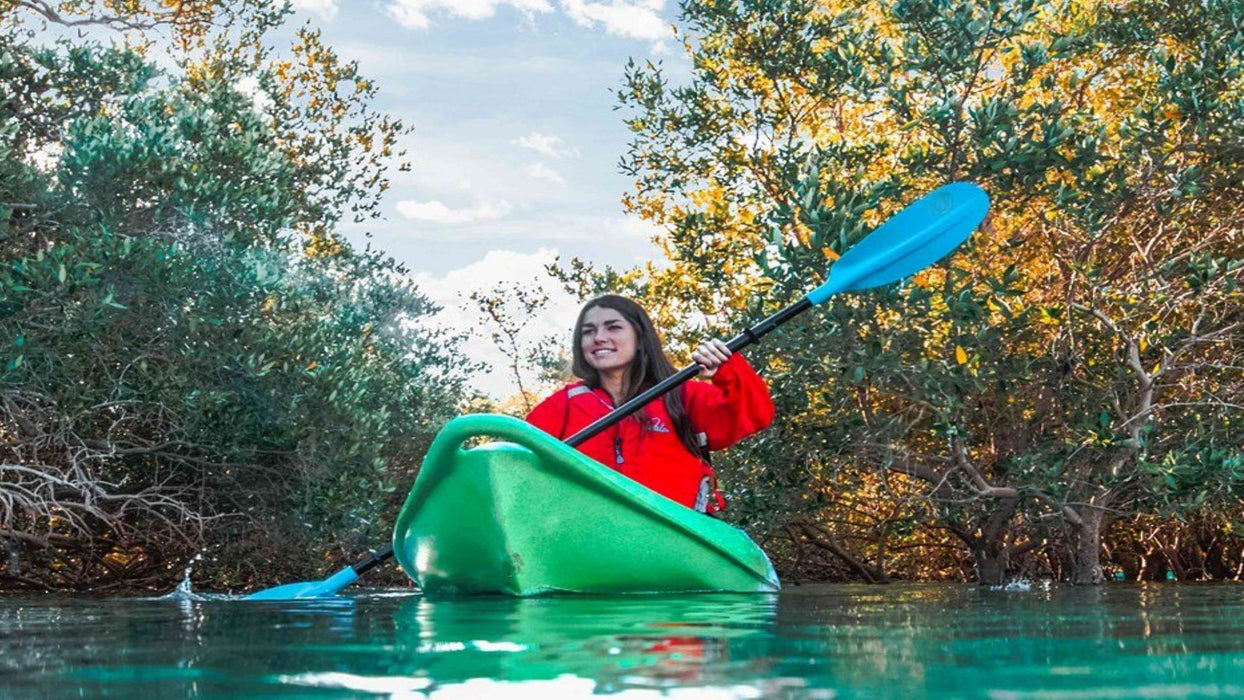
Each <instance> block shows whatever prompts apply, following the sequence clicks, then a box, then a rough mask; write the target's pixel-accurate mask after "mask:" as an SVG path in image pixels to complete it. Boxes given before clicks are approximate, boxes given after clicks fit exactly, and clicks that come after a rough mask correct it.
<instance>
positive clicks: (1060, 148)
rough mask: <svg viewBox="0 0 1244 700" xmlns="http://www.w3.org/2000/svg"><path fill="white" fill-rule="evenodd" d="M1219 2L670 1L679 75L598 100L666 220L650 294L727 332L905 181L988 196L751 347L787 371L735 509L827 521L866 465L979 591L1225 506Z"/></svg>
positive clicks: (849, 239)
mask: <svg viewBox="0 0 1244 700" xmlns="http://www.w3.org/2000/svg"><path fill="white" fill-rule="evenodd" d="M1239 13H1240V9H1239V8H1238V7H1236V6H1235V4H1234V3H1229V2H1215V3H1204V4H1196V3H1182V2H1133V3H1129V5H1128V6H1127V7H1126V8H1122V7H1113V6H1108V5H1100V4H1095V3H1079V2H1065V3H1058V4H1056V5H1054V6H1040V5H1037V4H1035V3H1028V2H1001V1H995V2H988V3H966V2H950V3H946V2H923V1H920V0H914V1H902V2H893V3H885V4H882V5H877V4H873V3H863V2H858V3H856V2H828V1H827V2H813V1H812V0H782V1H779V0H741V1H739V2H729V3H722V2H685V3H684V4H683V17H682V20H683V23H684V24H685V25H686V26H687V27H688V30H689V32H690V34H689V35H688V37H687V39H686V41H685V45H686V47H687V49H688V53H689V56H690V58H691V60H692V63H693V66H694V70H693V74H692V77H691V79H690V81H689V83H688V84H685V85H680V86H670V85H669V83H668V80H667V78H666V77H665V76H664V74H663V71H662V69H661V67H660V66H659V65H651V64H649V65H645V66H635V65H632V66H631V67H630V69H629V70H628V74H627V79H626V85H625V87H624V89H623V90H622V91H621V92H620V102H621V104H622V106H623V107H624V108H626V109H627V110H628V111H629V113H630V115H631V116H630V117H629V119H628V124H629V125H630V127H631V129H632V130H633V132H634V134H635V136H634V139H633V142H632V147H631V149H630V152H629V154H628V156H627V158H626V159H625V160H624V169H625V170H626V171H627V172H628V173H630V174H632V175H634V176H635V178H636V190H635V192H634V193H633V194H632V195H631V196H630V197H629V198H628V200H627V202H628V205H629V206H630V207H631V208H632V209H633V210H634V211H637V212H638V213H640V214H641V215H643V216H645V217H647V218H649V219H651V220H653V221H655V222H657V223H659V224H663V225H664V226H665V227H666V228H667V230H668V235H667V236H665V237H663V238H662V241H661V242H662V243H663V245H664V247H665V251H666V253H667V255H668V256H669V257H670V258H671V260H672V263H673V264H672V265H671V266H670V268H669V269H668V270H667V271H658V270H654V271H652V272H651V274H650V279H648V280H647V281H646V282H645V285H646V289H647V290H648V291H649V293H651V294H652V295H653V296H656V297H661V296H667V297H673V298H675V299H677V300H678V301H677V302H674V303H678V304H682V305H684V306H685V307H687V308H691V309H695V310H698V311H700V312H701V313H705V314H706V315H707V314H708V312H710V311H713V312H714V314H713V315H707V317H708V318H709V319H710V321H711V320H712V319H718V318H723V317H730V316H735V317H738V316H748V317H755V316H757V315H760V314H761V313H763V312H765V311H767V310H772V309H773V308H774V307H775V306H776V305H778V304H781V303H784V302H785V301H786V300H788V299H789V298H790V297H791V296H794V295H795V294H797V293H800V292H801V291H802V290H804V289H806V288H808V287H810V286H812V285H813V284H815V283H816V282H819V281H820V280H821V279H822V276H823V274H824V270H825V268H827V267H829V264H830V263H831V262H832V260H833V259H834V258H835V257H836V255H837V254H838V253H840V252H841V251H843V250H845V249H846V248H847V247H849V246H850V245H851V244H852V243H853V242H854V241H856V240H858V239H859V237H860V236H861V235H862V234H863V232H865V231H866V230H868V229H869V228H871V227H872V226H874V225H876V224H877V223H880V221H882V220H884V219H885V218H886V216H888V214H890V213H892V212H893V211H895V210H896V208H897V207H898V206H900V205H901V204H903V203H905V201H906V200H907V199H909V198H910V197H911V195H908V194H906V193H909V192H920V191H927V190H928V189H931V188H932V187H933V186H935V185H937V184H940V183H942V182H946V181H953V180H959V179H964V180H969V181H974V182H977V183H979V184H981V185H983V186H984V187H985V188H986V189H987V191H989V192H990V194H991V196H992V198H993V212H994V213H993V215H992V217H991V219H990V221H989V222H988V223H987V225H986V227H985V228H984V230H983V232H982V233H981V234H978V236H976V238H975V239H974V241H973V243H972V244H971V245H970V246H969V247H968V248H967V249H966V250H965V251H963V252H962V253H961V254H959V255H958V256H957V257H955V258H952V259H951V261H950V262H949V264H948V265H947V266H942V267H939V268H935V269H932V270H930V271H928V272H926V273H924V274H921V275H918V276H917V277H916V278H915V279H914V280H912V281H911V282H909V283H907V284H905V285H901V286H899V287H895V288H890V289H886V290H881V291H878V292H875V293H872V294H869V295H865V296H861V297H856V298H850V299H842V300H836V301H834V302H832V303H831V304H830V305H829V307H828V308H827V309H825V310H824V311H823V312H820V314H819V318H815V319H814V320H812V321H810V322H809V323H808V324H802V325H797V326H795V327H793V328H790V329H788V330H787V331H786V332H785V333H783V334H781V335H780V336H779V337H778V338H777V339H776V341H775V342H773V343H770V344H769V345H768V346H767V348H766V349H765V350H762V351H761V352H763V353H764V355H763V361H764V362H765V363H766V364H767V365H768V366H769V368H770V371H771V373H773V374H774V375H778V376H781V377H784V378H790V379H788V380H786V381H784V382H782V383H778V382H776V381H775V388H776V391H777V392H778V394H779V403H780V404H781V405H783V406H784V407H785V409H786V410H785V411H784V412H783V414H782V415H783V417H782V420H781V425H780V426H779V428H778V431H779V432H778V434H779V435H781V439H779V440H775V441H772V442H768V443H767V442H765V441H760V442H758V443H756V446H755V448H754V454H748V455H744V456H741V459H740V462H741V463H742V465H743V466H742V467H741V470H740V471H739V472H738V476H739V477H741V478H742V479H743V480H744V481H745V484H746V485H745V487H744V488H745V489H746V490H748V491H751V492H754V494H756V498H758V499H759V500H757V501H756V503H757V504H760V503H764V504H765V505H764V510H759V511H756V512H757V513H758V514H763V513H773V514H779V515H778V517H785V518H786V519H787V520H788V521H789V522H798V521H801V520H804V519H807V518H808V517H813V518H815V517H817V516H818V515H819V516H822V517H823V516H824V515H825V511H824V510H823V509H824V508H826V507H827V506H826V503H827V500H828V494H829V493H833V492H834V491H835V490H837V489H839V488H840V487H841V485H843V484H856V483H861V482H860V481H859V479H860V478H861V476H862V475H866V474H874V475H875V477H874V478H873V481H871V482H870V483H893V484H896V486H895V487H894V488H893V489H892V490H891V492H890V493H891V494H892V498H893V501H892V502H891V503H886V504H881V505H879V506H878V512H879V513H884V512H894V511H893V509H894V507H895V506H896V505H898V504H901V503H903V502H906V501H907V499H908V498H909V496H910V490H911V489H912V488H913V487H914V488H917V489H918V490H920V491H921V492H922V493H923V497H924V499H925V501H926V503H927V504H928V510H927V511H925V512H926V513H927V515H928V517H930V518H931V522H930V524H932V525H934V526H935V527H936V528H939V529H940V528H944V529H946V530H947V531H949V532H951V533H953V534H954V535H955V536H956V537H958V538H959V539H960V540H961V541H962V542H963V543H964V544H966V545H967V546H968V547H969V549H970V551H971V552H972V554H973V557H974V559H975V561H976V565H977V575H978V577H979V578H980V579H981V580H983V581H988V582H999V581H1001V580H1002V578H1003V577H1004V576H1005V575H1006V574H1007V571H1008V569H1011V568H1013V564H1012V562H1013V561H1014V560H1016V559H1017V558H1018V557H1020V556H1022V555H1024V554H1025V553H1028V552H1033V551H1035V550H1037V549H1042V548H1046V547H1047V546H1058V547H1059V551H1060V552H1061V553H1062V554H1064V555H1065V556H1067V557H1069V560H1070V563H1071V566H1070V567H1069V570H1070V571H1071V572H1072V574H1071V576H1070V578H1072V580H1074V581H1077V582H1084V583H1091V582H1097V581H1100V580H1101V578H1102V577H1101V571H1100V568H1101V567H1100V562H1099V560H1098V556H1099V555H1098V553H1099V551H1100V544H1101V533H1102V526H1103V524H1104V523H1105V522H1107V521H1108V519H1109V515H1110V514H1112V513H1127V512H1135V511H1137V510H1143V509H1146V508H1155V507H1157V503H1158V502H1159V501H1164V502H1166V503H1172V502H1173V499H1174V500H1178V499H1179V498H1184V497H1191V498H1194V499H1195V498H1201V499H1202V502H1205V499H1206V498H1207V496H1191V494H1193V493H1199V494H1206V493H1208V492H1207V491H1206V489H1207V488H1209V489H1211V490H1212V491H1213V492H1215V493H1227V494H1238V481H1235V480H1233V479H1234V477H1231V478H1230V479H1228V480H1227V481H1226V483H1225V484H1224V483H1223V477H1224V476H1230V475H1231V474H1233V473H1235V472H1233V471H1230V470H1226V471H1224V469H1225V467H1226V465H1229V464H1234V462H1232V461H1231V460H1234V459H1236V456H1237V455H1238V454H1239V451H1238V445H1237V446H1234V447H1231V446H1229V444H1230V442H1231V437H1230V436H1231V435H1232V434H1233V431H1234V430H1235V429H1236V425H1237V424H1238V421H1239V415H1240V414H1239V406H1240V404H1241V401H1240V400H1239V398H1238V397H1239V396H1240V391H1241V386H1242V385H1241V382H1240V370H1239V368H1240V367H1241V366H1244V363H1241V362H1240V361H1239V360H1238V359H1237V355H1236V353H1238V350H1239V341H1240V337H1241V336H1240V325H1239V320H1240V319H1239V313H1240V312H1239V309H1240V305H1239V303H1238V299H1239V297H1238V295H1239V290H1238V283H1239V275H1240V273H1239V260H1240V248H1239V245H1240V240H1239V234H1238V231H1239V227H1240V212H1239V210H1238V208H1236V207H1235V206H1234V205H1233V204H1232V203H1233V202H1237V201H1239V187H1240V180H1239V176H1238V170H1239V169H1238V167H1237V166H1238V160H1239V158H1238V156H1239V150H1238V143H1240V141H1241V138H1240V137H1241V133H1240V132H1239V129H1240V128H1241V126H1240V125H1241V124H1244V121H1242V120H1241V119H1239V115H1240V109H1241V102H1240V98H1239V94H1240V93H1239V84H1240V70H1241V68H1240V66H1239V61H1238V56H1239V55H1240V48H1241V47H1242V46H1244V45H1242V44H1241V43H1240V33H1239V30H1238V27H1239V26H1240V19H1239ZM1170 17H1180V18H1181V21H1179V22H1169V21H1167V20H1166V19H1164V18H1170ZM1223 37H1226V38H1225V39H1224V38H1223ZM763 299H770V300H772V301H768V302H765V301H761V300H763ZM666 303H667V304H669V303H671V302H668V301H667V302H666ZM812 324H815V329H813V328H812ZM1142 338H1143V342H1142ZM1206 450H1210V451H1209V452H1206ZM782 453H785V454H786V455H788V456H787V457H786V458H783V457H782V456H781V455H782ZM1209 454H1213V455H1215V456H1214V457H1209V458H1202V457H1196V456H1195V455H1209ZM1162 465H1166V466H1162ZM775 470H776V471H775ZM1172 472H1175V473H1177V474H1178V476H1176V475H1175V474H1172ZM852 474H855V475H856V476H851V475H852ZM1180 478H1183V479H1184V481H1183V482H1180ZM895 479H898V480H899V481H895ZM913 480H914V481H913ZM1163 480H1165V481H1166V483H1167V485H1166V486H1162V484H1161V483H1160V482H1161V481H1163ZM921 483H923V484H924V486H922V487H921V486H919V484H921ZM1176 484H1181V485H1180V486H1179V488H1178V489H1175V488H1174V486H1175V485H1176ZM1210 484H1214V486H1212V487H1210V486H1209V485H1210ZM1176 490H1178V491H1179V493H1178V494H1176V493H1175V491H1176ZM809 493H821V494H826V495H825V496H817V497H809V496H808V494H809ZM761 494H768V496H766V497H764V498H760V495H761ZM773 498H777V499H778V500H779V501H781V502H785V503H787V504H788V506H787V507H784V508H780V509H777V510H774V509H773V508H772V499H773ZM919 511H920V509H916V511H914V513H918V512H919ZM743 517H744V518H748V517H752V515H751V512H750V511H749V513H745V514H744V515H743ZM759 517H760V518H761V519H762V520H765V521H766V522H765V525H766V526H767V527H768V528H769V529H772V528H774V527H777V528H778V529H779V530H780V529H781V528H782V527H783V523H781V522H774V521H773V520H769V519H767V517H768V516H763V515H761V516H759ZM913 517H915V515H914V514H913ZM1051 523H1061V525H1060V527H1058V528H1055V529H1050V527H1049V526H1050V524H1051ZM1062 545H1066V546H1065V547H1064V546H1062Z"/></svg>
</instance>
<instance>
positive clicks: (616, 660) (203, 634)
mask: <svg viewBox="0 0 1244 700" xmlns="http://www.w3.org/2000/svg"><path fill="white" fill-rule="evenodd" d="M593 693H597V694H608V693H622V694H624V696H634V697H651V698H657V697H662V698H664V697H671V698H678V697H684V696H688V697H697V698H698V697H754V698H762V697H763V698H769V697H824V698H829V697H904V698H919V697H945V696H951V697H968V698H971V697H980V698H1101V697H1107V698H1109V697H1114V698H1132V697H1157V698H1165V697H1172V698H1174V697H1178V698H1184V697H1224V696H1227V697H1230V696H1244V587H1241V586H1234V585H1169V584H1168V585H1112V586H1108V587H1103V588H1099V589H1085V588H1079V589H1077V588H1068V587H1060V586H1053V587H1043V586H1039V585H1033V586H1028V587H1023V586H1021V587H1013V589H1012V590H995V591H990V590H982V589H979V588H977V587H975V586H967V585H893V586H880V587H878V586H804V587H794V588H789V589H788V590H787V591H785V592H783V593H782V594H780V595H776V596H738V595H700V596H680V597H640V596H635V597H625V598H597V597H592V598H588V597H563V598H539V599H528V600H516V599H507V598H487V599H474V600H462V601H429V600H424V599H422V598H420V597H418V596H415V595H411V594H407V593H404V592H403V593H387V594H386V593H379V594H377V593H371V594H368V593H362V594H356V595H354V596H350V597H345V598H342V599H339V600H334V601H322V602H297V603H259V602H244V601H237V600H223V599H220V598H207V599H202V598H199V597H193V596H182V597H176V598H172V599H164V600H159V599H156V600H152V599H148V600H134V599H116V598H113V599H90V598H67V597H17V598H0V695H3V696H5V697H31V696H40V697H43V696H53V697H55V696H78V695H83V696H90V697H95V696H114V697H140V696H141V697H169V696H185V695H195V696H203V697H221V696H228V695H248V696H259V695H273V696H280V697H283V698H284V697H295V698H296V697H313V698H323V697H384V696H391V697H415V698H422V697H432V698H465V697H471V698H474V697H516V696H520V695H521V696H522V697H542V698H543V697H574V696H583V695H590V694H593Z"/></svg>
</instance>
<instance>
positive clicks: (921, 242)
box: [245, 182, 989, 600]
mask: <svg viewBox="0 0 1244 700" xmlns="http://www.w3.org/2000/svg"><path fill="white" fill-rule="evenodd" d="M988 211H989V195H987V194H985V191H984V190H982V189H981V188H979V187H977V186H976V185H973V184H971V183H967V182H956V183H953V184H950V185H944V186H942V187H939V188H937V189H935V190H933V191H932V192H930V193H928V194H927V195H925V196H924V197H921V198H920V199H918V200H916V201H915V202H913V203H912V204H910V205H908V206H907V207H906V208H905V209H903V210H902V211H900V212H899V213H897V214H895V215H894V216H893V217H891V218H890V219H889V220H888V221H886V222H885V223H884V224H882V225H881V226H880V227H879V228H877V229H876V230H875V231H873V232H872V233H870V234H868V235H867V236H865V237H864V239H863V240H861V241H860V242H859V243H856V244H855V245H853V246H851V249H850V250H848V251H847V252H846V254H844V255H843V256H842V257H841V258H839V259H838V261H837V262H835V263H834V264H833V266H832V267H831V268H830V270H829V279H827V280H826V281H825V283H824V284H822V285H821V286H819V287H817V288H816V289H814V290H812V291H811V292H809V293H808V294H807V295H806V296H804V298H802V299H800V300H799V301H797V302H795V303H794V304H791V305H790V306H788V307H786V308H785V309H782V310H781V311H779V312H777V313H775V314H773V315H772V316H770V317H769V318H766V319H765V320H763V321H761V322H760V323H758V324H756V325H755V326H752V327H751V328H749V329H747V330H745V331H743V332H742V333H740V334H739V335H737V336H735V337H733V338H731V339H730V340H729V342H727V343H726V346H727V347H729V348H730V350H731V351H732V352H737V351H739V350H741V349H743V348H745V347H747V346H748V345H751V344H752V343H755V342H756V341H758V340H760V339H761V338H762V337H764V336H765V335H767V334H768V333H769V332H770V331H772V330H773V329H774V328H777V327H778V326H780V325H782V324H783V323H786V322H787V321H789V320H791V319H792V318H794V317H795V316H798V315H799V314H800V313H803V312H804V311H806V310H808V309H810V308H812V307H813V306H816V305H817V304H821V303H824V302H825V301H826V300H827V299H829V298H830V297H831V296H833V295H835V294H839V293H841V292H858V291H862V290H865V289H871V288H873V287H880V286H882V285H885V284H890V283H891V282H897V281H899V280H901V279H903V278H904V277H908V276H910V275H913V274H915V273H917V272H919V271H921V270H923V269H924V268H926V267H928V266H930V265H932V264H933V263H935V262H937V261H938V260H941V259H942V258H944V257H946V256H947V255H949V254H950V253H951V251H953V250H954V249H955V248H958V247H959V246H960V245H961V244H962V243H963V242H964V241H965V240H967V238H968V236H970V235H972V232H973V231H975V230H976V227H977V226H979V225H980V223H981V221H983V220H984V219H985V214H986V213H987V212H988ZM700 369H701V367H700V365H698V364H694V365H691V366H689V367H686V368H684V369H682V370H680V371H679V372H678V373H677V374H674V375H672V376H670V377H668V378H667V379H665V380H664V381H662V382H661V383H659V384H657V385H656V386H654V387H652V388H650V389H648V390H647V391H645V392H643V393H641V394H639V395H638V396H636V397H635V398H633V399H631V400H630V401H627V402H626V403H624V404H622V405H621V406H618V407H617V408H616V409H614V410H613V411H612V412H611V413H610V414H609V415H607V416H605V417H603V418H601V419H600V420H598V421H596V422H595V423H592V424H591V425H589V426H587V427H586V428H584V429H583V430H580V431H579V432H577V433H575V434H574V435H571V436H570V437H569V438H567V439H566V444H568V445H570V446H571V447H577V446H578V445H581V444H583V443H584V442H585V441H587V440H589V439H591V438H592V437H594V436H596V435H598V434H600V433H601V432H603V431H605V430H608V429H609V428H610V427H612V426H613V425H614V424H615V423H617V422H618V421H621V420H622V419H624V418H626V417H627V416H629V415H630V414H632V413H634V412H635V411H637V410H639V409H640V408H641V407H643V406H645V405H647V404H648V403H650V402H651V401H653V400H655V399H657V398H659V397H661V396H662V395H664V394H665V393H666V392H668V391H670V390H672V389H674V388H675V387H678V386H680V385H682V384H684V383H686V382H687V381H689V380H690V379H691V378H692V377H695V376H696V375H697V374H699V373H700ZM391 556H393V548H392V547H385V548H384V549H381V550H377V551H375V552H373V553H371V554H370V555H368V556H367V557H366V558H365V559H363V560H362V561H360V562H358V563H357V564H354V565H353V566H347V567H346V568H344V569H342V570H341V571H338V572H337V573H335V574H333V575H332V576H330V577H329V578H327V579H325V580H323V581H311V582H305V583H290V584H286V585H283V586H277V587H276V588H269V589H267V590H263V591H259V592H258V593H252V594H251V595H248V596H246V597H245V600H294V599H302V598H325V597H329V596H333V595H336V594H337V592H338V591H340V590H341V589H342V588H345V587H346V586H348V585H350V584H351V583H353V582H354V581H356V580H358V577H359V576H360V575H361V574H362V573H364V572H365V571H367V570H368V569H371V568H373V567H375V566H377V565H379V564H380V563H381V562H383V561H385V560H387V559H388V558H389V557H391Z"/></svg>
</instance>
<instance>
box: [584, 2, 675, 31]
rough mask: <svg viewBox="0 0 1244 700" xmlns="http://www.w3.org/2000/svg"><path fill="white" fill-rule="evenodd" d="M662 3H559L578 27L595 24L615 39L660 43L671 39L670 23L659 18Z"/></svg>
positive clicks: (593, 25)
mask: <svg viewBox="0 0 1244 700" xmlns="http://www.w3.org/2000/svg"><path fill="white" fill-rule="evenodd" d="M664 8H665V0H609V1H608V2H588V1H587V0H562V9H563V10H565V11H566V14H567V15H569V16H570V18H571V19H572V20H574V21H575V23H576V24H578V25H579V26H581V27H588V28H593V27H595V26H596V25H598V24H602V25H604V27H605V31H606V32H608V33H610V34H613V35H615V36H621V37H627V38H629V39H645V40H649V41H660V40H661V39H666V38H668V37H669V36H670V33H671V30H670V27H669V23H668V22H666V21H665V20H664V19H662V18H661V11H662V10H663V9H664Z"/></svg>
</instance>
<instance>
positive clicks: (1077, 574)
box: [1071, 504, 1106, 586]
mask: <svg viewBox="0 0 1244 700" xmlns="http://www.w3.org/2000/svg"><path fill="white" fill-rule="evenodd" d="M1079 514H1080V524H1079V525H1078V526H1076V527H1075V530H1074V532H1075V536H1074V544H1075V550H1074V552H1073V557H1074V559H1073V564H1074V568H1073V569H1072V573H1071V582H1072V583H1073V584H1075V585H1077V586H1097V585H1100V584H1102V583H1104V582H1105V581H1106V576H1105V574H1104V573H1102V570H1101V531H1102V523H1103V521H1104V520H1105V515H1106V509H1105V508H1104V507H1102V506H1101V505H1096V504H1089V505H1086V506H1084V508H1083V509H1081V510H1080V511H1079Z"/></svg>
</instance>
